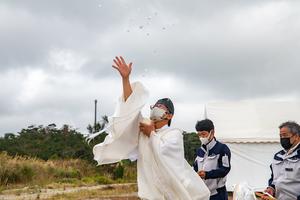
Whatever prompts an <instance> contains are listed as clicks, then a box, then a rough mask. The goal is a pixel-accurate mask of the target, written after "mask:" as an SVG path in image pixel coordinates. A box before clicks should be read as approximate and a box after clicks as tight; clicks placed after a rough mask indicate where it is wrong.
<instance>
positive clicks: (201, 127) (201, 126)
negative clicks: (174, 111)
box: [195, 119, 215, 132]
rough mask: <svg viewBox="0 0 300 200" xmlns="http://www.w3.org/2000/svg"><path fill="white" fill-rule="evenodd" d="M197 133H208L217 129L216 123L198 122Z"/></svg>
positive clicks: (206, 120)
mask: <svg viewBox="0 0 300 200" xmlns="http://www.w3.org/2000/svg"><path fill="white" fill-rule="evenodd" d="M195 128H196V130H197V131H208V132H210V131H211V130H213V129H215V126H214V123H213V122H212V121H211V120H210V119H204V120H201V121H197V123H196V126H195Z"/></svg>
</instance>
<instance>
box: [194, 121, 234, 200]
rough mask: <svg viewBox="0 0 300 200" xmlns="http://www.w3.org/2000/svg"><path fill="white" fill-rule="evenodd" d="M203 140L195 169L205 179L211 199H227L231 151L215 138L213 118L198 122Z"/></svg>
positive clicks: (198, 128)
mask: <svg viewBox="0 0 300 200" xmlns="http://www.w3.org/2000/svg"><path fill="white" fill-rule="evenodd" d="M195 128H196V130H197V133H198V136H199V139H200V141H201V147H200V148H199V149H198V150H197V157H196V159H195V162H194V170H195V171H196V172H197V173H198V175H199V176H200V177H201V178H202V179H203V180H204V182H205V184H206V185H207V187H208V188H209V190H210V192H211V196H210V200H227V199H228V194H227V190H226V186H225V183H226V176H227V174H228V172H229V171H230V158H231V152H230V149H229V148H228V146H227V145H225V144H223V143H221V142H219V141H217V140H216V138H215V127H214V124H213V122H212V121H211V120H209V119H204V120H201V121H198V122H197V123H196V127H195Z"/></svg>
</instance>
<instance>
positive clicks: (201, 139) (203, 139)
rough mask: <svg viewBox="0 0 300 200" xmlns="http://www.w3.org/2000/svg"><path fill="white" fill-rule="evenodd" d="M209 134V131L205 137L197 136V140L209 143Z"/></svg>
mask: <svg viewBox="0 0 300 200" xmlns="http://www.w3.org/2000/svg"><path fill="white" fill-rule="evenodd" d="M210 135H211V132H209V135H208V136H207V137H205V138H204V137H200V136H199V140H200V141H201V145H207V144H208V143H209V137H210Z"/></svg>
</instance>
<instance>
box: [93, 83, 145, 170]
mask: <svg viewBox="0 0 300 200" xmlns="http://www.w3.org/2000/svg"><path fill="white" fill-rule="evenodd" d="M132 90H133V92H132V94H131V95H130V96H129V98H128V99H127V100H126V101H124V98H123V95H122V97H120V98H119V101H118V103H117V106H116V109H115V112H114V115H113V116H112V117H110V118H109V124H108V126H107V127H108V128H107V129H106V132H108V135H107V136H106V138H105V140H104V141H103V142H102V143H100V144H97V145H95V146H94V148H93V153H94V159H95V160H96V161H97V162H98V164H99V165H102V164H108V163H115V162H118V161H120V160H123V159H128V158H129V159H133V158H136V155H137V145H138V137H139V122H140V121H141V119H142V115H141V110H142V108H143V106H144V105H145V103H146V100H147V98H148V92H147V90H146V89H145V88H144V86H143V85H142V84H141V83H139V82H137V83H133V84H132Z"/></svg>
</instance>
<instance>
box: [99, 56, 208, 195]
mask: <svg viewBox="0 0 300 200" xmlns="http://www.w3.org/2000/svg"><path fill="white" fill-rule="evenodd" d="M131 67H132V63H130V64H126V62H125V60H124V59H123V58H122V57H116V58H115V59H114V65H113V68H115V69H116V70H117V71H118V72H119V74H120V75H121V78H122V86H123V95H122V97H121V98H120V99H119V102H118V104H117V107H116V110H115V114H114V115H113V116H112V117H110V118H109V125H108V128H107V129H106V131H107V132H108V133H109V135H108V136H107V137H106V138H105V140H104V142H103V143H100V144H98V145H96V146H95V147H94V148H93V153H94V159H95V160H96V161H97V162H98V164H99V165H102V164H108V163H115V162H118V161H120V160H123V159H131V160H136V159H137V174H138V177H137V179H138V180H137V183H138V196H139V197H140V198H141V199H143V200H208V199H209V196H210V193H209V190H208V188H207V187H206V185H205V184H204V182H203V181H202V180H199V178H198V175H197V173H195V172H194V170H193V169H192V168H191V167H190V166H189V164H188V163H187V161H186V160H185V159H184V149H183V135H182V130H180V129H177V128H171V127H170V125H171V120H172V118H173V115H174V105H173V103H172V101H171V100H170V99H169V98H163V99H160V100H158V101H157V102H156V103H155V104H154V106H151V114H150V119H145V118H143V116H142V114H141V109H142V108H143V106H144V105H145V101H146V99H147V97H148V93H147V91H146V90H145V88H144V87H143V85H142V84H141V83H139V82H136V83H130V81H129V75H130V73H131Z"/></svg>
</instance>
